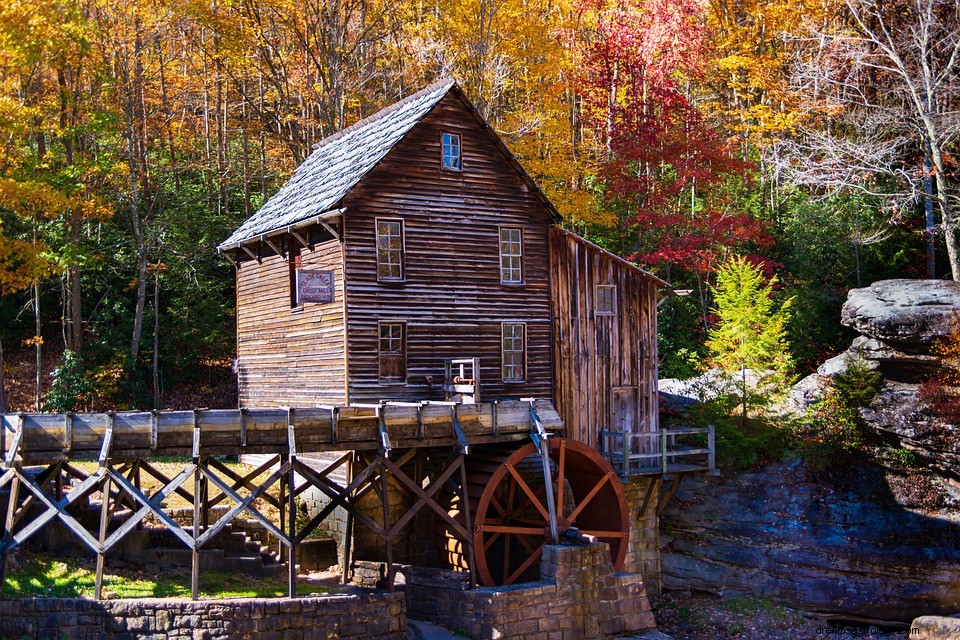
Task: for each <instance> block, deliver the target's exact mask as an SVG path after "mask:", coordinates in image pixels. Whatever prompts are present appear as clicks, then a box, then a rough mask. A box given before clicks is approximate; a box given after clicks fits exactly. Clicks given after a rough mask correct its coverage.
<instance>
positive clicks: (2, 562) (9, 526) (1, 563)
mask: <svg viewBox="0 0 960 640" xmlns="http://www.w3.org/2000/svg"><path fill="white" fill-rule="evenodd" d="M9 472H10V471H8V473H9ZM19 498H20V476H17V475H14V476H13V479H11V480H10V493H9V496H8V498H7V517H6V518H5V519H4V523H3V545H2V550H3V552H2V553H0V593H2V592H3V588H4V586H6V580H7V554H8V553H9V551H10V549H9V546H10V539H11V538H12V537H13V527H14V523H15V518H16V514H17V500H18V499H19Z"/></svg>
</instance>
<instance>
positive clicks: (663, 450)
mask: <svg viewBox="0 0 960 640" xmlns="http://www.w3.org/2000/svg"><path fill="white" fill-rule="evenodd" d="M660 456H661V463H660V465H661V468H662V470H663V475H667V430H666V429H660Z"/></svg>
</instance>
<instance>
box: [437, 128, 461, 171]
mask: <svg viewBox="0 0 960 640" xmlns="http://www.w3.org/2000/svg"><path fill="white" fill-rule="evenodd" d="M441 137H442V143H443V144H442V146H443V152H442V153H443V164H442V166H443V168H444V169H449V170H450V171H460V170H461V169H462V168H463V167H462V166H461V164H460V134H459V133H447V132H444V133H443V135H442V136H441Z"/></svg>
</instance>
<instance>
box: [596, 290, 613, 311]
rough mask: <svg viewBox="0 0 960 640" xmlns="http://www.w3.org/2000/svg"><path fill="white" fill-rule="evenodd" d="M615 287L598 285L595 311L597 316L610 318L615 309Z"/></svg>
mask: <svg viewBox="0 0 960 640" xmlns="http://www.w3.org/2000/svg"><path fill="white" fill-rule="evenodd" d="M616 300H617V287H616V286H614V285H612V284H598V285H597V297H596V311H597V315H598V316H612V315H613V310H614V308H615V307H616V304H617V303H616Z"/></svg>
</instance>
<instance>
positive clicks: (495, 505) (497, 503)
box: [490, 496, 507, 517]
mask: <svg viewBox="0 0 960 640" xmlns="http://www.w3.org/2000/svg"><path fill="white" fill-rule="evenodd" d="M490 504H491V505H492V506H493V508H494V509H496V510H497V511H499V512H500V515H502V516H504V517H506V516H507V510H506V509H504V508H503V505H502V504H500V501H499V500H497V496H490Z"/></svg>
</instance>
